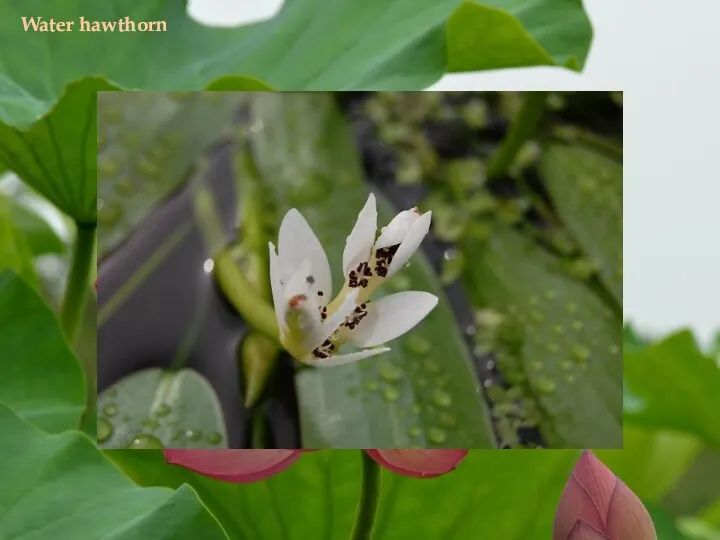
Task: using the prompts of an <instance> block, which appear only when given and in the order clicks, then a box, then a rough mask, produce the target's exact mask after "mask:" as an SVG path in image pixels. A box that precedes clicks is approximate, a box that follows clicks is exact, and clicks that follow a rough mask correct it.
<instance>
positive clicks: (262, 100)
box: [252, 93, 494, 448]
mask: <svg viewBox="0 0 720 540" xmlns="http://www.w3.org/2000/svg"><path fill="white" fill-rule="evenodd" d="M252 114H253V121H255V122H262V125H263V126H264V127H263V129H261V130H259V131H258V133H257V134H256V135H255V136H254V138H253V151H254V153H255V158H256V162H257V166H258V170H259V172H260V174H261V176H262V177H263V179H264V181H265V182H267V183H268V186H269V187H270V189H272V191H273V192H274V193H275V196H276V198H277V203H278V211H279V215H278V217H277V219H278V223H279V222H280V219H281V217H282V214H284V213H285V211H286V210H288V209H289V208H290V207H295V208H297V209H298V210H299V211H300V212H301V213H302V214H303V215H304V216H305V218H306V219H307V220H308V222H309V223H310V225H311V226H312V227H313V229H314V231H315V232H316V234H317V235H318V237H319V238H320V241H321V242H322V245H323V247H324V248H325V251H326V252H327V254H328V257H329V260H330V264H331V267H332V269H333V276H334V290H335V291H339V290H340V285H341V283H342V280H343V276H342V270H341V268H342V264H341V263H342V252H343V249H344V246H345V239H346V237H347V235H348V234H349V232H350V230H351V229H352V227H353V224H354V222H355V219H356V218H357V214H358V212H359V211H360V209H361V208H362V207H363V205H364V204H365V201H366V199H367V197H368V193H369V190H368V187H367V186H366V185H365V184H364V183H363V182H362V179H361V171H360V164H359V159H358V155H357V151H356V149H355V146H354V143H353V141H352V139H351V137H350V133H349V130H348V127H347V125H346V123H345V121H344V119H343V118H342V116H341V115H340V114H339V113H338V111H337V110H336V108H335V106H334V103H333V100H332V97H331V96H329V95H326V94H319V93H316V94H311V93H296V94H279V93H277V94H275V93H265V94H262V95H259V96H258V97H257V99H255V100H253V101H252ZM258 125H259V124H258ZM376 195H378V221H379V222H380V223H387V222H388V221H389V220H390V219H391V218H392V216H393V215H394V213H395V210H394V209H392V208H391V207H390V205H389V204H388V202H387V201H386V199H385V198H384V197H382V196H381V194H380V193H376ZM391 284H392V285H393V286H394V288H395V289H394V290H399V289H408V288H409V289H413V290H419V291H429V292H432V293H433V294H435V295H437V296H439V297H440V303H439V305H438V306H437V307H436V308H435V309H434V310H433V311H432V312H431V313H430V315H429V316H428V317H427V318H426V319H425V320H424V321H423V322H421V323H420V325H419V326H417V327H415V328H414V329H413V330H411V331H410V332H409V333H408V334H405V335H404V336H402V337H401V338H399V339H397V340H394V341H392V342H391V343H390V345H391V346H392V351H391V352H390V353H385V354H383V355H381V356H378V357H376V358H372V359H368V360H364V361H362V362H359V363H354V364H349V365H344V366H337V367H333V368H328V369H309V370H303V371H301V372H300V373H298V375H297V377H296V386H297V391H298V398H299V402H300V421H301V427H302V440H303V445H304V447H306V448H405V447H410V446H423V447H427V446H437V447H449V448H457V447H461V448H484V447H491V446H493V445H494V438H493V436H492V433H491V429H490V425H489V421H488V415H487V411H486V408H485V403H484V401H483V399H482V394H481V390H480V383H479V380H478V377H477V375H476V373H475V371H474V369H473V366H472V363H471V358H470V354H469V352H468V350H467V348H466V345H465V343H464V341H463V338H462V336H461V334H460V331H459V329H458V326H457V323H456V321H455V319H454V316H453V313H452V311H451V308H450V306H449V304H448V302H447V300H446V299H445V296H444V293H443V291H442V288H441V286H440V283H439V281H438V279H437V277H436V276H435V275H434V273H433V271H432V268H431V267H430V265H429V263H428V261H427V260H426V259H425V257H424V256H423V255H422V253H421V252H418V253H417V254H416V255H415V256H414V257H413V259H412V263H411V264H410V266H409V267H408V268H407V269H405V270H403V271H402V272H401V273H400V274H398V275H397V276H395V277H394V278H393V279H392V280H391Z"/></svg>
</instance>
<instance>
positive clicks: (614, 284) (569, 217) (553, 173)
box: [540, 144, 623, 306]
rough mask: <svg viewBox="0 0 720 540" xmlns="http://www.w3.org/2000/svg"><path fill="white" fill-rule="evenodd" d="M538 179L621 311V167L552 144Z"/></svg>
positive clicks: (578, 148) (582, 150)
mask: <svg viewBox="0 0 720 540" xmlns="http://www.w3.org/2000/svg"><path fill="white" fill-rule="evenodd" d="M540 174H541V176H542V178H543V180H544V182H545V186H546V187H547V188H548V190H549V192H550V196H551V197H552V199H553V202H554V203H555V206H556V207H557V209H558V212H559V213H560V217H561V218H562V220H563V221H564V222H565V225H566V226H567V228H568V230H569V231H570V232H571V233H572V235H573V236H574V237H575V238H576V239H577V241H578V243H579V244H580V247H581V248H582V249H583V251H584V252H585V253H586V254H587V255H588V256H589V257H590V260H591V261H592V262H593V263H594V264H595V266H596V267H597V268H598V272H599V276H600V280H601V281H602V283H603V285H604V286H605V287H606V288H607V289H608V291H609V292H610V294H612V296H613V298H614V299H615V301H616V302H617V304H618V305H619V306H622V300H623V298H622V284H623V283H622V270H623V251H622V239H623V233H622V220H623V214H622V212H623V200H622V189H623V182H622V164H620V163H618V162H617V161H614V160H612V159H610V158H607V157H605V156H603V155H602V154H600V153H597V152H594V151H592V150H589V149H587V148H584V147H582V146H567V145H562V144H552V145H549V146H548V148H547V149H546V150H545V152H543V155H542V159H541V161H540Z"/></svg>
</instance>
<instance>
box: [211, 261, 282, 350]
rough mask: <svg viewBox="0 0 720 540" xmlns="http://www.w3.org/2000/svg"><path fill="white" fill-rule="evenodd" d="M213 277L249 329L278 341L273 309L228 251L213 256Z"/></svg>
mask: <svg viewBox="0 0 720 540" xmlns="http://www.w3.org/2000/svg"><path fill="white" fill-rule="evenodd" d="M214 261H215V277H216V278H217V282H218V285H220V288H221V289H222V290H223V292H224V293H225V295H226V296H227V298H228V300H230V302H231V303H232V304H233V305H234V306H235V309H237V310H238V312H239V313H240V315H242V317H243V318H244V319H245V320H246V321H247V323H248V325H250V327H251V328H254V329H256V330H258V331H260V332H263V333H264V334H266V335H267V336H269V337H271V338H273V339H275V340H278V339H279V337H278V327H277V320H276V319H275V311H274V310H273V307H271V305H270V304H269V303H268V302H267V301H266V300H265V299H264V298H263V297H262V296H261V295H259V294H257V287H256V286H255V285H253V284H252V283H251V282H250V280H248V279H247V277H245V274H243V272H242V270H241V269H240V268H239V267H238V265H237V263H236V262H235V260H234V259H233V257H232V255H231V254H230V252H229V251H228V250H223V251H221V252H220V253H218V254H217V255H216V256H215V259H214Z"/></svg>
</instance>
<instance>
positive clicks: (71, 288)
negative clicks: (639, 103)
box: [60, 224, 97, 344]
mask: <svg viewBox="0 0 720 540" xmlns="http://www.w3.org/2000/svg"><path fill="white" fill-rule="evenodd" d="M96 233H97V227H96V225H95V224H92V225H83V224H78V226H77V232H76V235H75V242H74V244H73V252H72V260H71V263H70V271H69V273H68V277H67V284H66V285H65V295H64V298H63V303H62V308H61V310H60V321H61V323H62V327H63V330H64V331H65V335H66V336H67V338H68V340H69V341H70V343H72V344H74V343H75V340H76V339H77V336H78V332H79V330H80V321H81V320H82V315H83V311H84V310H85V294H86V292H87V289H88V286H89V284H90V275H91V272H92V268H93V261H94V258H95V239H96Z"/></svg>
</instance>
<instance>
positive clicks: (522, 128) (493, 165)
mask: <svg viewBox="0 0 720 540" xmlns="http://www.w3.org/2000/svg"><path fill="white" fill-rule="evenodd" d="M547 96H548V92H525V95H524V100H523V104H522V107H520V111H519V112H518V115H517V116H516V117H515V119H514V120H513V121H512V124H511V125H510V129H509V130H508V132H507V134H506V135H505V138H504V139H503V141H502V142H501V143H500V148H498V150H497V152H495V155H493V156H492V158H490V163H489V165H488V170H487V176H488V178H489V179H493V178H501V177H503V176H505V175H506V174H507V172H508V170H509V169H510V166H511V165H512V164H513V161H514V160H515V156H516V155H517V153H518V152H519V151H520V148H522V145H523V143H524V142H525V141H526V140H527V139H528V138H529V137H530V136H531V135H532V134H533V133H534V132H535V128H536V127H537V124H538V122H539V121H540V118H541V117H542V113H543V111H544V110H545V102H546V101H547Z"/></svg>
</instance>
